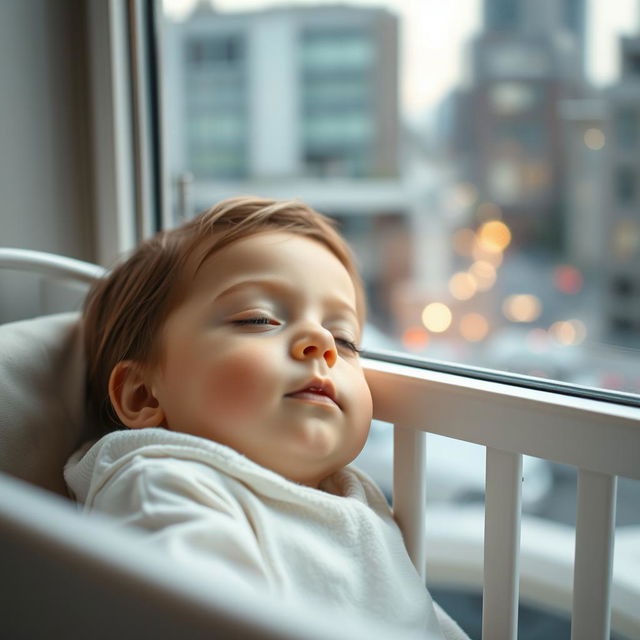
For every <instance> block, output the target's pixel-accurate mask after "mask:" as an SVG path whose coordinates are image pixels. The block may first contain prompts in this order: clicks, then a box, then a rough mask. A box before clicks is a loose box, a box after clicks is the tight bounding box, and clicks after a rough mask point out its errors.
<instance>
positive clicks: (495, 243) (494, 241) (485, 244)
mask: <svg viewBox="0 0 640 640" xmlns="http://www.w3.org/2000/svg"><path fill="white" fill-rule="evenodd" d="M477 237H478V243H479V244H480V246H481V247H482V248H483V249H484V250H486V251H489V252H491V253H498V252H500V251H504V250H505V249H506V248H507V247H508V246H509V243H510V242H511V231H509V227H507V225H506V224H505V223H504V222H501V221H500V220H490V221H489V222H485V223H484V224H483V225H482V226H481V227H480V229H479V230H478V236H477Z"/></svg>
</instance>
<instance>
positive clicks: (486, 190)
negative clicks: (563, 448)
mask: <svg viewBox="0 0 640 640" xmlns="http://www.w3.org/2000/svg"><path fill="white" fill-rule="evenodd" d="M627 4H628V6H627ZM631 4H632V3H621V8H620V9H619V14H618V15H616V16H615V18H616V20H617V25H618V26H617V27H615V28H613V27H612V26H611V21H612V20H613V18H611V15H610V7H608V5H606V2H605V0H597V1H596V2H594V3H591V4H590V3H587V2H586V1H584V0H562V2H559V3H558V5H559V6H558V10H557V11H550V10H549V11H547V10H545V11H543V9H542V8H541V7H539V5H538V4H537V3H535V2H533V1H532V0H519V1H518V2H515V1H511V0H509V1H504V0H469V3H468V7H467V10H465V12H464V13H465V15H464V16H461V15H459V14H457V13H456V12H454V11H452V10H449V9H446V8H444V7H442V8H434V7H432V6H431V5H429V4H427V3H409V4H407V3H403V2H399V1H396V0H386V1H385V2H382V3H378V5H377V6H375V7H368V6H361V5H337V4H335V3H331V2H328V1H325V0H317V2H315V3H309V2H289V3H285V4H283V3H280V2H276V0H262V1H261V2H243V1H241V0H238V1H237V2H230V1H228V0H219V1H218V2H216V3H215V10H213V9H209V8H208V7H207V3H206V2H200V3H194V2H193V1H192V2H191V3H189V2H186V0H182V2H178V0H165V2H164V7H165V15H164V17H165V19H164V22H163V42H164V43H165V44H164V45H163V46H164V49H163V58H164V68H165V69H166V73H165V74H164V104H163V106H164V108H165V110H166V112H167V113H169V114H171V117H170V119H171V126H169V127H168V130H167V131H166V132H165V138H166V147H167V153H166V158H167V164H168V170H169V173H170V181H171V184H172V185H174V186H173V188H175V189H177V188H178V186H180V188H184V185H185V184H187V185H190V187H189V192H190V193H189V197H188V198H184V197H179V196H178V193H177V192H176V195H175V196H174V197H173V198H172V200H173V202H174V203H176V206H186V205H185V203H187V204H188V206H189V207H190V209H189V210H188V211H180V210H176V211H174V218H175V219H176V220H177V219H179V218H181V216H183V215H192V214H193V213H194V212H195V211H196V210H199V209H203V208H206V207H208V206H210V205H211V204H212V202H211V198H212V195H211V194H215V197H224V196H225V195H233V194H237V193H240V192H241V193H258V194H260V193H268V194H269V195H273V196H280V197H290V196H291V195H292V194H295V195H296V196H298V197H301V198H302V199H305V200H307V201H309V203H310V204H311V205H316V206H317V208H319V209H320V210H322V211H324V212H325V213H327V214H329V215H331V216H333V217H335V218H336V219H337V220H339V221H340V223H341V226H342V229H343V230H344V233H345V235H346V236H347V237H348V239H349V240H350V241H351V243H352V244H353V246H354V247H355V249H356V251H357V252H358V254H359V260H360V262H361V264H362V265H363V267H364V272H365V273H364V275H365V279H366V284H367V287H368V290H369V291H370V293H371V295H370V298H371V313H370V324H371V326H372V331H371V333H370V335H371V336H377V338H375V339H374V338H373V337H372V338H371V340H372V342H371V343H370V344H369V345H367V346H369V347H371V348H376V347H377V346H384V347H386V348H391V349H392V350H395V351H399V352H405V353H409V354H411V355H412V356H417V357H421V358H426V359H431V358H435V359H438V360H443V361H449V362H455V363H458V364H465V365H471V366H476V367H483V368H487V369H492V370H496V371H500V372H502V373H503V375H505V376H507V375H509V374H517V375H521V376H527V377H529V378H531V379H533V380H534V381H535V380H536V379H552V380H558V381H560V382H565V383H572V384H579V385H582V386H587V387H594V388H605V389H606V388H608V387H610V388H611V390H612V391H613V390H615V391H624V392H630V393H638V392H640V374H639V373H638V366H637V364H638V353H637V352H635V351H625V352H624V353H625V356H624V357H620V352H619V351H618V350H617V348H618V347H622V346H623V345H622V343H620V344H618V343H617V342H616V340H617V339H618V338H617V337H616V336H618V335H619V334H620V331H619V330H617V329H616V330H615V331H614V330H610V327H612V326H613V325H612V322H611V321H610V320H611V318H622V317H626V315H625V314H626V311H625V312H624V313H623V312H622V311H621V310H620V309H618V308H617V306H616V305H619V304H622V303H621V302H620V299H621V296H620V295H613V289H612V285H611V282H612V280H611V279H612V278H614V279H615V274H618V273H627V272H628V271H629V269H630V270H631V271H633V269H634V268H635V269H636V270H638V271H640V263H638V260H639V259H640V258H639V257H638V251H637V246H636V245H637V244H638V243H637V242H636V240H637V235H638V234H637V232H634V233H631V232H630V231H629V229H627V227H629V225H631V226H632V227H633V229H632V231H633V230H634V229H635V226H634V225H635V223H634V221H633V215H632V211H633V210H635V209H634V208H636V207H637V206H638V179H639V177H638V176H639V173H640V168H639V167H638V165H637V164H636V162H635V158H636V156H637V154H634V153H631V154H630V152H633V151H635V150H636V149H637V144H638V137H639V128H640V124H639V122H640V116H639V115H638V114H640V94H639V93H638V92H637V84H633V81H632V80H631V79H630V76H629V74H628V73H627V72H628V69H629V68H630V67H632V66H633V56H635V55H637V51H638V45H637V43H636V41H637V40H638V38H640V36H634V35H632V34H631V35H629V32H628V29H629V27H628V26H627V25H631V24H634V20H635V7H632V6H631ZM186 5H190V6H191V12H189V11H186V12H185V11H183V13H182V14H181V15H180V16H177V13H176V11H177V8H179V7H180V6H182V7H183V8H184V6H186ZM600 5H602V6H600ZM622 5H625V7H626V8H622ZM187 8H188V6H187ZM590 11H591V12H595V13H591V14H590V13H589V12H590ZM599 12H607V15H609V17H610V19H609V21H608V22H606V23H605V21H604V20H601V19H600V18H599V16H600V15H601V13H599ZM463 20H464V22H462V21H463ZM588 24H594V25H595V26H594V29H596V30H597V33H596V35H594V33H592V32H590V31H588V30H587V25H588ZM607 25H609V26H607ZM625 29H626V30H627V31H626V32H625ZM444 34H446V37H445V35H444ZM560 34H562V37H560ZM634 38H635V40H634ZM603 41H607V42H608V44H609V54H608V55H609V56H610V59H609V62H610V65H611V67H612V68H611V69H610V70H609V72H608V73H609V75H608V76H607V77H606V78H603V77H601V76H602V72H601V71H600V70H599V69H598V68H596V64H597V63H598V61H599V60H600V59H601V56H600V55H599V56H594V53H593V52H594V51H595V49H594V47H596V46H601V45H599V44H598V43H601V42H603ZM622 44H623V45H624V46H622ZM618 50H619V51H621V52H622V56H621V58H622V59H621V60H617V59H616V58H615V53H616V51H618ZM596 58H597V59H596ZM615 64H618V67H617V69H616V67H615ZM581 69H584V70H585V74H584V80H583V81H580V80H579V78H580V70H581ZM604 85H606V86H607V90H606V91H603V92H601V94H600V95H601V97H599V98H598V99H597V100H594V98H593V96H594V88H598V87H600V86H604ZM596 103H597V104H596ZM569 104H570V108H569V107H568V106H567V105H569ZM609 137H610V138H611V139H608V138H609ZM625 154H626V155H625ZM189 174H191V175H193V176H194V180H193V182H189V181H188V180H185V179H184V177H185V176H187V175H189ZM630 218H631V219H630ZM625 221H626V222H625ZM625 224H626V225H627V226H625ZM636 231H637V230H636ZM634 238H635V240H634ZM372 256H375V257H376V258H375V260H373V259H372ZM629 265H632V266H631V267H630V266H629ZM633 265H635V267H633ZM612 274H614V275H612ZM627 298H630V299H632V301H635V302H634V304H635V303H637V302H638V300H640V291H638V290H636V289H633V291H632V292H631V293H630V294H629V295H628V296H627ZM604 299H606V300H607V301H608V302H607V304H608V305H609V306H610V308H606V309H605V308H604V306H603V304H602V303H601V302H600V301H601V300H604ZM439 314H440V315H439ZM614 324H615V323H614ZM619 325H620V323H617V325H616V326H619ZM636 330H637V328H636V324H635V322H632V323H631V326H630V328H629V329H628V331H627V330H625V331H627V333H628V332H629V331H630V332H631V333H633V332H635V331H636ZM628 344H629V341H628V340H627V339H626V338H625V340H624V346H625V347H626V346H628ZM608 353H610V355H611V357H610V358H608V357H607V355H606V354H608ZM578 363H579V364H578ZM611 380H616V381H617V382H616V383H615V385H612V384H610V383H611Z"/></svg>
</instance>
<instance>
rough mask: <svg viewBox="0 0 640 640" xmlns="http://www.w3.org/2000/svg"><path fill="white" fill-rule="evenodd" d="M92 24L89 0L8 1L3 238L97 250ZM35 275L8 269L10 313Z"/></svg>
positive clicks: (1, 118)
mask: <svg viewBox="0 0 640 640" xmlns="http://www.w3.org/2000/svg"><path fill="white" fill-rule="evenodd" d="M85 24H86V19H85V5H84V2H81V1H79V0H76V1H73V0H55V1H52V0H3V1H2V2H0V246H10V247H20V248H25V249H40V250H44V251H51V252H55V253H60V254H64V255H67V256H72V257H76V258H80V259H85V260H90V261H92V260H93V255H94V252H93V246H92V245H93V242H92V227H91V205H90V203H91V187H90V185H91V177H90V176H91V166H90V145H89V139H88V131H89V126H88V124H89V123H88V117H89V107H88V104H89V103H88V99H87V95H88V93H87V78H86V65H87V47H86V35H85V34H86V27H85ZM0 275H2V274H0ZM34 283H35V279H34V278H31V277H30V278H29V279H28V280H27V279H25V277H24V276H20V277H19V276H17V275H16V274H9V275H2V277H0V322H3V321H6V320H8V319H11V318H12V317H19V316H21V315H28V314H29V312H30V308H31V302H30V301H29V297H30V296H32V295H33V291H34V287H36V286H37V285H36V284H34Z"/></svg>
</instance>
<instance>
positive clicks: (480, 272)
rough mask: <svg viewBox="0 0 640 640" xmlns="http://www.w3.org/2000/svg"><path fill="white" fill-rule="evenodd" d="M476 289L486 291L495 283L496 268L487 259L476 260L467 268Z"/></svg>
mask: <svg viewBox="0 0 640 640" xmlns="http://www.w3.org/2000/svg"><path fill="white" fill-rule="evenodd" d="M469 273H470V274H471V275H472V276H473V277H474V278H475V281H476V286H477V288H478V291H488V290H489V289H491V287H492V286H493V285H494V284H495V281H496V268H495V267H494V266H493V265H492V264H491V262H489V261H488V260H476V261H475V262H474V263H473V264H472V265H471V267H470V268H469Z"/></svg>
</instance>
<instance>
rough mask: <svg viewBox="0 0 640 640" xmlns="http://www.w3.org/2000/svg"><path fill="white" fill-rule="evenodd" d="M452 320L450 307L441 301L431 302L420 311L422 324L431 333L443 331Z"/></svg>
mask: <svg viewBox="0 0 640 640" xmlns="http://www.w3.org/2000/svg"><path fill="white" fill-rule="evenodd" d="M452 320H453V315H452V313H451V309H449V307H447V305H446V304H443V303H442V302H432V303H431V304H428V305H427V306H426V307H425V308H424V310H423V311H422V324H424V326H425V327H426V328H427V329H428V330H429V331H432V332H433V333H443V332H444V331H446V330H447V329H448V328H449V327H450V326H451V322H452Z"/></svg>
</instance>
